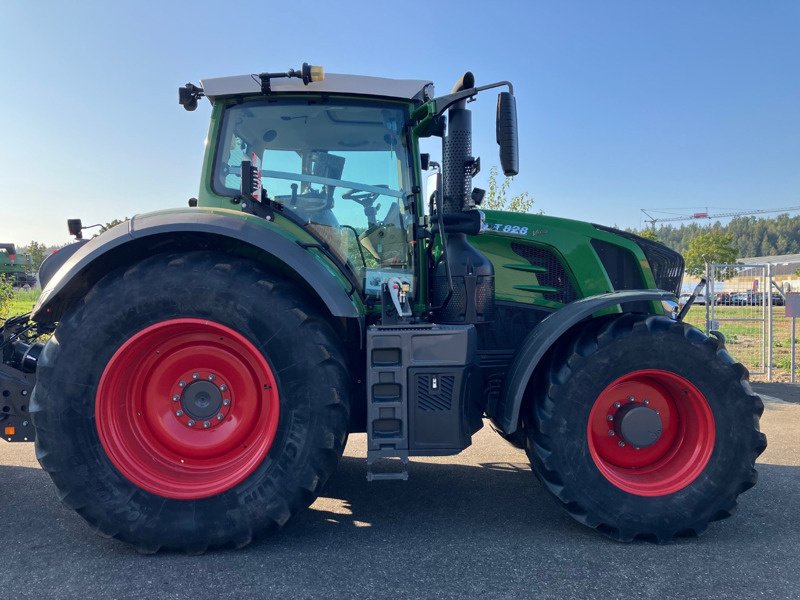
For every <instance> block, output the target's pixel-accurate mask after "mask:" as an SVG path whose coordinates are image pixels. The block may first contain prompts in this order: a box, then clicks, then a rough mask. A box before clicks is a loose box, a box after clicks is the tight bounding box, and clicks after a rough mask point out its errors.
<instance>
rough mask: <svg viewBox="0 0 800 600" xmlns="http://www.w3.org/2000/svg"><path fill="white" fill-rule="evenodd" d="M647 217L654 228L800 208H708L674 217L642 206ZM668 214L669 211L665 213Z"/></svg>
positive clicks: (799, 208) (799, 207)
mask: <svg viewBox="0 0 800 600" xmlns="http://www.w3.org/2000/svg"><path fill="white" fill-rule="evenodd" d="M640 210H641V211H642V212H643V213H644V214H645V215H646V216H647V217H648V218H647V219H645V221H646V222H647V223H650V228H651V229H655V228H656V223H664V222H667V221H694V220H697V219H708V220H711V219H720V218H723V217H745V216H749V215H763V214H766V213H782V212H789V211H793V210H800V206H785V207H783V208H757V209H752V210H739V211H733V212H726V213H715V214H713V215H712V214H709V213H708V209H706V210H705V211H703V212H696V213H693V214H691V215H680V216H674V217H654V216H653V215H651V214H650V212H663V211H658V210H653V209H648V210H649V211H650V212H647V210H645V209H644V208H642V209H640ZM667 214H669V213H667Z"/></svg>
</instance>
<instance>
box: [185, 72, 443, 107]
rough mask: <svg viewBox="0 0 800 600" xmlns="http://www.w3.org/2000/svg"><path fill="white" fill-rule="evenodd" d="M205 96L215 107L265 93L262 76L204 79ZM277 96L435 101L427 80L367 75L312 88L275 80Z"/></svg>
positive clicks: (332, 76) (332, 77)
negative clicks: (221, 102)
mask: <svg viewBox="0 0 800 600" xmlns="http://www.w3.org/2000/svg"><path fill="white" fill-rule="evenodd" d="M200 85H201V86H202V88H203V90H204V93H205V96H206V97H207V98H208V99H209V100H210V101H211V103H212V104H213V103H214V102H215V101H216V100H217V99H219V98H224V97H226V96H242V95H248V94H258V93H260V92H261V82H260V80H259V79H258V75H234V76H232V77H216V78H213V79H203V80H202V81H201V82H200ZM270 87H271V89H272V91H273V92H291V93H306V94H318V93H321V92H322V93H328V94H351V95H356V96H379V97H382V98H398V99H403V100H417V101H420V102H422V101H424V100H425V99H427V98H432V97H433V82H431V81H425V80H423V79H386V78H384V77H366V76H364V75H342V74H339V73H328V74H326V75H325V79H323V80H322V81H313V82H311V83H309V84H308V85H305V84H303V82H302V81H300V80H299V79H294V78H292V79H290V78H285V77H282V78H275V79H272V80H271V81H270Z"/></svg>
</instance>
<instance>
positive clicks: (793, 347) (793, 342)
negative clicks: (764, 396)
mask: <svg viewBox="0 0 800 600" xmlns="http://www.w3.org/2000/svg"><path fill="white" fill-rule="evenodd" d="M796 322H797V317H792V343H791V344H790V345H789V347H790V348H791V349H792V369H791V372H792V383H794V367H795V360H796V358H795V357H796V355H797V348H795V341H796V337H795V324H796Z"/></svg>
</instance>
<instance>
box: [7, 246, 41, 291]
mask: <svg viewBox="0 0 800 600" xmlns="http://www.w3.org/2000/svg"><path fill="white" fill-rule="evenodd" d="M0 278H2V279H5V280H6V281H9V282H11V285H13V286H14V287H25V286H28V287H33V286H34V285H36V275H35V274H34V273H33V260H32V258H31V255H30V254H18V253H17V247H16V246H15V245H14V244H0Z"/></svg>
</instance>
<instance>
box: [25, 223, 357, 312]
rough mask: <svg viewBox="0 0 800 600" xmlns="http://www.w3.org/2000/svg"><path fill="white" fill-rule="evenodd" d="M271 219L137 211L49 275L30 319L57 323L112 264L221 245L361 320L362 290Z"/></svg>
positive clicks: (324, 302) (122, 263)
mask: <svg viewBox="0 0 800 600" xmlns="http://www.w3.org/2000/svg"><path fill="white" fill-rule="evenodd" d="M301 241H302V240H300V239H299V238H296V237H293V236H292V235H291V234H290V233H287V232H286V231H284V230H283V229H282V228H280V227H278V226H276V225H275V224H273V223H272V222H269V221H266V220H264V219H260V218H258V217H253V216H251V215H247V214H245V213H242V212H239V211H232V210H225V209H208V208H191V209H175V210H169V211H161V212H156V213H147V214H143V215H137V216H135V217H133V218H132V219H130V220H129V221H126V222H125V223H121V224H120V225H117V226H116V227H113V228H112V229H110V230H108V231H106V232H105V233H103V234H101V235H99V236H97V237H96V238H93V239H91V240H89V241H88V242H87V243H85V244H84V245H83V246H81V247H80V248H79V249H78V250H77V251H76V252H75V253H74V254H72V256H70V257H69V258H68V259H67V260H66V261H65V262H64V263H63V265H61V267H60V268H59V269H58V271H57V272H56V273H55V274H54V275H52V277H51V278H50V280H49V282H48V283H47V286H46V287H45V289H44V291H43V292H42V295H41V296H40V297H39V300H38V302H37V303H36V306H35V307H34V309H33V314H32V317H31V318H32V319H33V320H34V321H37V322H40V323H54V322H56V321H58V320H59V319H60V318H61V316H62V315H63V314H64V312H65V311H66V310H67V309H68V308H69V307H70V306H71V305H72V303H74V302H75V301H76V300H78V299H80V298H81V297H83V295H84V294H86V293H87V292H88V291H89V289H91V287H92V285H94V283H96V282H97V281H98V280H99V279H100V278H101V277H103V276H104V275H105V274H107V273H108V272H110V271H111V270H113V269H115V268H117V267H119V266H123V265H126V264H131V263H133V262H135V261H137V260H141V259H143V258H146V257H147V256H151V255H153V254H157V253H162V252H172V251H181V250H192V249H199V248H209V247H216V248H219V249H220V250H221V251H223V252H225V253H228V254H233V255H239V256H246V257H250V258H254V259H256V260H259V261H261V262H267V263H269V264H270V265H274V266H275V267H276V268H278V269H279V270H280V271H281V272H282V273H284V274H286V275H288V276H291V277H294V278H295V279H296V280H299V281H300V282H302V283H304V284H306V288H307V290H308V291H309V293H312V294H314V295H316V296H317V298H318V299H319V300H320V301H321V302H322V303H323V304H324V305H325V306H326V307H327V308H328V310H329V311H330V313H331V315H333V316H334V317H343V318H355V319H358V320H359V322H361V321H363V314H364V308H363V305H362V304H361V299H360V297H359V296H358V294H352V295H351V294H349V293H348V290H350V286H349V285H348V284H347V283H346V279H345V278H344V276H343V275H342V274H341V273H340V272H339V270H338V269H337V268H336V267H335V265H333V263H330V261H328V260H327V259H326V258H324V256H322V255H317V254H316V253H312V252H310V251H309V250H307V249H306V248H304V247H303V246H301V245H300V242H301Z"/></svg>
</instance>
